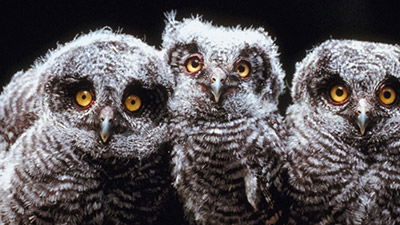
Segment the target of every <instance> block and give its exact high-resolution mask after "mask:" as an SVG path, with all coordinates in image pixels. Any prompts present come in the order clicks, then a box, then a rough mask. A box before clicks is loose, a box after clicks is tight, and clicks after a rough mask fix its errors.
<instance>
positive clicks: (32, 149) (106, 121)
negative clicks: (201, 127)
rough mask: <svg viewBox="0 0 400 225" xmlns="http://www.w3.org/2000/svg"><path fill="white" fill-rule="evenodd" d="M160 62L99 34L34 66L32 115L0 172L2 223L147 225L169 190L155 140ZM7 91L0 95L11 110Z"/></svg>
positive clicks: (159, 120) (164, 83)
mask: <svg viewBox="0 0 400 225" xmlns="http://www.w3.org/2000/svg"><path fill="white" fill-rule="evenodd" d="M163 65H164V64H163V63H162V57H161V55H160V53H159V52H158V51H156V50H155V49H154V48H152V47H150V46H148V45H146V44H145V43H143V42H142V41H140V40H138V39H136V38H134V37H132V36H129V35H123V34H115V33H112V32H111V31H107V30H100V31H96V32H92V33H89V34H87V35H83V36H81V37H79V38H77V39H76V40H74V41H72V42H70V43H67V44H65V45H64V46H59V47H58V48H57V49H56V50H54V51H52V52H50V53H49V54H48V55H47V56H46V57H45V58H44V59H43V60H42V63H38V64H36V65H35V67H34V68H33V69H32V70H34V71H35V73H36V79H38V80H39V81H40V82H39V85H38V86H37V85H36V86H35V87H34V88H35V90H39V91H37V96H36V97H37V98H39V105H40V107H39V109H38V110H37V113H36V114H35V115H36V117H37V119H36V120H35V121H34V122H33V124H32V125H31V127H29V128H28V129H26V130H25V132H23V133H22V134H21V135H20V136H19V137H18V139H17V140H16V141H15V143H13V144H12V145H11V146H10V147H9V151H8V154H7V155H6V158H7V160H6V164H5V165H4V166H5V171H4V173H2V174H1V175H0V184H1V187H0V193H1V198H0V218H1V220H2V221H3V223H4V224H152V223H155V221H156V220H157V219H158V217H159V215H160V213H161V212H162V209H163V207H164V205H165V203H166V201H167V197H168V195H169V193H170V190H171V189H170V188H169V184H170V182H171V181H170V180H169V179H168V175H169V171H168V167H167V166H168V163H169V159H168V157H167V156H168V154H167V152H166V151H165V147H164V144H163V142H165V140H164V139H165V135H166V125H165V122H164V118H165V116H166V103H167V99H168V97H169V95H170V90H171V87H172V82H171V80H172V79H169V75H168V74H169V73H167V70H166V68H167V67H166V66H163ZM14 83H20V85H21V87H24V79H19V77H15V79H14V80H13V81H12V83H11V84H10V85H14ZM7 90H8V88H7V87H6V91H5V92H4V93H3V95H2V99H5V100H6V101H8V102H10V104H14V105H18V99H14V96H13V95H10V96H8V95H7V93H9V92H8V91H7ZM21 91H22V92H28V91H26V90H21ZM11 93H12V92H11ZM29 93H30V92H29ZM29 96H31V95H29ZM14 101H16V102H14ZM3 107H5V106H3ZM1 110H2V111H0V112H2V113H4V112H6V113H7V109H3V108H2V109H1ZM2 116H4V115H2Z"/></svg>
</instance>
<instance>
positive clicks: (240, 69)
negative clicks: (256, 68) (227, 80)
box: [235, 60, 251, 78]
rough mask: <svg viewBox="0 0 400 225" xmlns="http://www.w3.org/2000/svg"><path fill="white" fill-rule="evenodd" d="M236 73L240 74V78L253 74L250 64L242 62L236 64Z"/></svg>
mask: <svg viewBox="0 0 400 225" xmlns="http://www.w3.org/2000/svg"><path fill="white" fill-rule="evenodd" d="M235 71H236V72H237V73H238V74H239V76H240V77H242V78H245V77H247V76H248V75H249V74H250V72H251V68H250V63H249V62H247V61H244V60H241V61H240V62H239V63H237V64H236V66H235Z"/></svg>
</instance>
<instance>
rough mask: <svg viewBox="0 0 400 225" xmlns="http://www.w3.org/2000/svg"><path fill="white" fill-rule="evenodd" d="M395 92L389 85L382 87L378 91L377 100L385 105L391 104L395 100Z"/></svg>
mask: <svg viewBox="0 0 400 225" xmlns="http://www.w3.org/2000/svg"><path fill="white" fill-rule="evenodd" d="M396 97H397V95H396V92H395V91H394V89H393V88H391V87H383V88H381V90H380V91H379V100H380V101H381V102H382V103H383V104H385V105H391V104H393V103H394V102H395V101H396Z"/></svg>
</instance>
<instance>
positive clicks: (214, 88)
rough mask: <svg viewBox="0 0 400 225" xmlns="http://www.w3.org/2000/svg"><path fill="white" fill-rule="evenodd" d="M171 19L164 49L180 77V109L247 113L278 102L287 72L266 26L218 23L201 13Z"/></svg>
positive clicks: (207, 112) (214, 114)
mask: <svg viewBox="0 0 400 225" xmlns="http://www.w3.org/2000/svg"><path fill="white" fill-rule="evenodd" d="M168 19H169V22H168V24H167V27H166V29H165V31H164V34H163V48H164V50H165V55H166V57H167V62H168V64H169V65H170V66H171V70H172V73H173V74H174V76H175V80H176V85H177V87H176V92H175V95H174V98H175V99H176V100H177V101H178V102H179V103H177V105H179V107H176V109H177V110H182V111H184V112H183V113H184V114H189V115H190V114H191V113H197V114H199V113H204V114H207V115H213V116H217V115H236V116H239V115H240V116H246V115H251V114H252V113H256V112H260V111H262V110H260V109H262V108H264V109H265V110H271V109H272V108H273V107H272V106H271V107H266V105H267V104H268V103H276V101H277V97H278V95H279V94H280V92H281V91H282V89H283V82H282V79H283V76H284V75H283V72H282V70H281V68H280V64H279V62H278V59H277V49H276V47H275V45H274V44H273V42H272V40H271V38H270V37H269V36H268V35H267V34H266V33H265V32H264V31H263V30H262V29H258V30H253V29H240V28H224V27H216V26H213V25H211V24H210V23H207V22H203V21H202V20H201V19H200V18H198V17H197V18H192V19H184V20H183V21H182V22H177V21H175V20H174V18H171V17H170V18H168ZM182 105H184V107H182Z"/></svg>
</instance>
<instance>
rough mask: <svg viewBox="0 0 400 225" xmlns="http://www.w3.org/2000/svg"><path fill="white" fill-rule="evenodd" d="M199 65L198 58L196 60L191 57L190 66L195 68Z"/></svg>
mask: <svg viewBox="0 0 400 225" xmlns="http://www.w3.org/2000/svg"><path fill="white" fill-rule="evenodd" d="M199 65H200V63H199V60H197V59H193V60H192V67H193V68H196V67H198V66H199Z"/></svg>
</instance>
